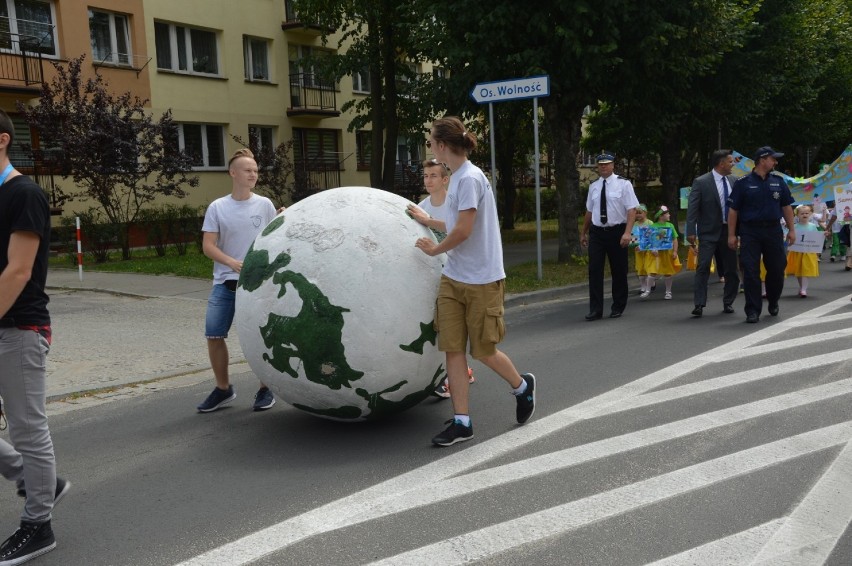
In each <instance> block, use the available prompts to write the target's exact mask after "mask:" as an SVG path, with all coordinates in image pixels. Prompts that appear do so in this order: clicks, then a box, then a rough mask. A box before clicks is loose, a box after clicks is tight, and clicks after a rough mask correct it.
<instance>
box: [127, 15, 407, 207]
mask: <svg viewBox="0 0 852 566" xmlns="http://www.w3.org/2000/svg"><path fill="white" fill-rule="evenodd" d="M144 5H145V18H146V23H145V27H146V34H147V37H146V41H147V44H148V45H149V46H150V48H149V50H150V51H151V53H152V55H153V56H154V61H152V64H151V67H152V68H151V99H152V105H151V109H152V111H153V112H155V113H161V112H163V111H165V110H167V109H171V111H172V114H173V117H174V119H175V120H176V121H177V122H178V123H179V128H180V135H179V143H180V147H181V149H183V150H185V151H187V152H189V153H190V154H192V155H193V156H195V159H196V162H195V172H196V174H197V175H198V176H199V178H200V185H199V187H198V188H197V189H193V190H192V192H191V194H190V196H189V197H188V199H184V202H188V203H189V204H193V205H199V204H200V205H203V204H207V203H209V202H211V201H212V200H213V199H215V198H217V197H219V196H222V195H224V194H226V193H227V192H228V191H229V190H230V186H231V185H230V179H229V177H228V175H227V173H226V165H227V160H228V156H229V155H230V154H231V153H232V152H233V151H234V150H235V149H237V148H239V147H240V145H239V143H238V142H237V141H235V139H234V136H238V137H239V138H240V139H241V140H242V141H244V142H249V143H250V145H251V146H252V147H270V146H271V147H274V146H277V145H278V144H279V143H281V142H284V141H287V140H291V139H292V140H293V142H294V144H293V155H292V159H293V163H294V166H295V174H294V178H293V179H292V183H294V184H296V185H297V186H299V187H301V188H302V189H304V188H308V189H310V190H322V189H326V188H332V187H339V186H356V185H359V186H369V184H370V182H369V159H370V149H369V139H370V133H369V132H368V131H359V132H349V131H348V130H347V126H348V124H349V122H350V121H351V120H352V118H353V116H354V115H353V114H352V113H344V112H342V111H341V107H342V106H343V104H344V103H345V102H346V101H347V100H351V99H358V98H359V97H364V96H368V95H369V82H368V80H367V77H366V76H365V75H363V74H357V75H355V76H352V77H344V78H343V79H341V80H340V81H339V82H336V83H335V82H331V81H327V80H325V79H323V77H322V76H321V75H320V74H319V73H317V72H316V70H315V69H314V68H313V67H312V66H311V64H310V63H309V62H308V60H310V59H315V58H320V57H323V56H325V55H328V54H331V53H333V52H334V51H335V49H336V46H337V40H336V38H334V37H332V38H331V39H330V41H329V42H328V43H327V44H326V45H323V42H322V40H321V31H322V30H320V29H319V28H318V27H316V26H313V25H311V24H310V22H303V21H301V20H300V19H299V17H298V15H297V14H296V13H295V12H294V11H293V10H292V6H290V3H289V2H287V1H286V0H248V1H245V2H225V1H222V0H181V1H180V2H174V1H173V0H144ZM397 147H398V159H399V167H398V170H399V171H400V175H399V177H400V178H399V182H400V184H401V185H402V184H404V183H408V184H411V183H417V184H418V186H422V180H421V178H420V175H419V170H418V169H417V164H418V163H419V161H420V159H421V157H420V155H422V153H419V154H418V152H415V154H412V153H411V150H410V149H409V144H408V143H407V140H404V139H403V140H400V141H399V143H397ZM276 204H283V203H276Z"/></svg>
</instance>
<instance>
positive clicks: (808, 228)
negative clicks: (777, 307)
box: [784, 204, 819, 299]
mask: <svg viewBox="0 0 852 566" xmlns="http://www.w3.org/2000/svg"><path fill="white" fill-rule="evenodd" d="M812 214H813V209H812V208H811V207H810V205H807V204H802V205H799V206H797V207H796V232H797V233H799V232H812V231H816V230H818V229H819V228H818V226H817V225H816V224H814V223H813V222H811V215H812ZM784 273H785V274H786V275H795V276H796V279H798V280H799V297H801V298H802V299H804V298H806V297H807V296H808V278H809V277H819V263H818V262H817V254H816V253H805V252H796V251H788V252H787V269H786V270H785V271H784Z"/></svg>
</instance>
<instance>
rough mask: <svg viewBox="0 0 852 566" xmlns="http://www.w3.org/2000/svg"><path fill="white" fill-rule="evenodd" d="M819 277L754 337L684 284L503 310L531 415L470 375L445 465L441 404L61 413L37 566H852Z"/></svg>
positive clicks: (845, 397) (844, 423)
mask: <svg viewBox="0 0 852 566" xmlns="http://www.w3.org/2000/svg"><path fill="white" fill-rule="evenodd" d="M821 266H822V268H823V276H822V277H820V278H819V279H816V280H814V281H813V283H812V284H811V288H810V298H808V299H806V300H801V299H798V298H796V297H795V292H796V287H795V281H794V280H792V279H788V281H787V287H786V292H785V296H784V298H783V299H782V302H781V316H779V317H777V318H773V317H769V316H767V315H764V317H762V319H761V322H760V323H759V324H756V325H749V324H745V323H744V315H743V314H742V298H741V297H740V298H739V299H738V301H737V303H736V305H735V306H736V308H737V313H736V314H733V315H726V314H722V313H721V298H720V293H721V289H720V285H718V284H713V285H712V286H711V304H710V305H708V308H707V309H705V316H704V317H703V318H701V319H693V318H691V317H690V316H689V312H690V310H691V309H692V300H691V290H690V277H689V276H685V277H678V278H677V280H676V282H675V298H674V300H672V301H663V300H662V293H661V290H660V289H658V291H657V292H656V293H655V294H654V295H652V296H651V299H650V300H648V301H645V302H640V301H639V300H638V298H636V297H635V296H631V299H630V302H629V304H628V308H627V311H626V313H625V316H624V317H623V318H621V319H618V320H609V319H604V320H601V321H595V322H591V323H587V322H584V321H583V315H584V314H585V313H586V312H587V310H588V309H587V303H586V298H585V297H584V296H576V297H573V298H568V299H565V300H560V301H553V302H549V303H542V304H536V305H531V306H519V307H514V308H512V309H509V310H508V311H507V323H508V335H507V340H506V341H505V343H504V345H503V349H504V350H505V351H506V352H507V353H509V355H510V356H511V357H512V359H513V360H514V361H515V363H516V365H518V367H519V368H520V369H521V370H522V371H532V372H534V373H535V374H536V375H537V377H538V383H539V392H538V406H537V410H536V414H535V416H534V417H533V420H531V421H530V422H529V423H528V424H527V425H526V426H523V427H518V426H517V425H515V424H514V419H513V415H514V407H513V399H512V398H511V397H510V396H509V393H508V391H507V389H506V387H505V386H504V385H503V384H502V382H501V381H500V380H499V378H497V377H496V376H493V375H490V374H489V372H488V370H487V369H486V368H484V367H483V366H482V365H480V364H478V363H474V364H473V367H474V371H475V374H476V376H477V382H476V384H474V385H473V392H472V407H471V413H472V416H473V422H474V430H475V434H476V438H475V439H474V440H473V441H471V442H468V443H463V444H461V445H457V446H454V447H450V448H434V447H432V446H430V444H429V439H430V438H431V436H433V435H434V434H435V433H437V432H439V431H440V430H441V429H442V428H443V420H444V419H446V418H449V415H450V413H451V409H450V405H449V403H448V402H441V401H431V400H430V401H426V402H424V403H422V404H421V405H419V406H417V407H415V408H414V409H412V410H410V411H408V412H406V413H404V414H401V415H398V416H396V417H394V418H391V419H388V420H386V421H383V422H379V423H365V424H346V423H335V422H330V421H325V420H322V419H318V418H315V417H312V416H310V415H307V414H304V413H301V412H299V411H297V410H296V409H293V408H291V407H289V406H285V405H284V404H283V403H279V404H278V405H276V407H274V408H273V409H272V410H270V411H267V412H265V413H253V412H251V410H250V404H251V394H252V393H253V392H254V389H255V387H256V380H255V379H254V377H253V376H252V375H251V374H250V373H249V372H243V373H240V374H239V375H237V376H236V377H235V380H234V381H235V383H236V387H237V390H238V395H239V397H238V399H237V400H236V401H235V402H234V403H233V404H232V405H231V406H230V407H229V408H227V409H223V410H220V411H218V412H216V413H212V414H207V415H199V414H196V413H195V411H194V406H195V404H197V403H198V402H199V401H200V400H201V399H203V397H204V396H205V395H206V393H207V392H208V390H209V388H210V383H211V382H210V379H209V376H207V375H203V374H195V375H192V376H184V377H179V378H173V379H167V380H163V381H161V382H158V383H156V384H150V385H148V386H146V387H139V388H128V389H125V390H119V391H117V392H115V393H114V394H112V395H111V396H106V397H101V398H98V399H96V400H91V401H87V400H83V401H80V402H79V403H78V404H75V405H69V404H61V405H58V404H57V405H55V406H52V407H51V411H52V417H51V430H52V432H53V437H54V442H55V444H56V449H57V457H58V462H59V470H60V473H61V474H62V475H64V476H65V477H67V478H69V479H70V480H71V481H72V482H73V483H74V487H73V489H72V491H71V492H70V493H69V495H68V497H66V498H65V499H64V500H63V501H62V502H61V503H60V505H59V507H58V508H57V509H56V511H55V513H54V530H55V531H56V534H57V540H58V545H59V546H58V548H57V550H55V551H54V552H52V553H50V554H48V555H46V556H44V557H42V558H40V559H39V561H38V564H40V565H44V566H48V565H60V564H61V565H95V564H110V565H117V564H133V565H140V566H141V565H148V564H150V565H167V564H177V563H182V562H185V563H187V564H217V565H220V564H229V565H230V564H249V563H251V564H263V565H290V564H294V565H295V564H299V565H311V564H317V565H326V564H334V565H336V564H346V565H348V564H371V563H376V564H405V565H412V564H430V565H444V564H461V563H479V564H489V565H501V566H502V565H515V564H517V565H522V564H523V565H530V564H536V565H538V564H553V565H557V564H559V565H564V564H576V565H584V566H585V565H632V564H664V565H670V564H708V565H717V564H767V565H769V564H771V565H777V564H796V565H801V564H829V565H832V566H840V565H848V564H852V531H850V528H849V525H850V521H852V444H850V442H849V440H850V439H852V404H850V401H852V378H850V376H852V349H850V348H849V336H850V334H852V331H850V330H849V327H850V324H849V321H850V320H852V303H850V300H849V292H850V289H852V274H847V273H845V272H843V271H842V267H839V266H837V265H830V264H825V263H824V264H822V265H821ZM233 346H234V347H236V344H233ZM128 363H132V362H131V361H128ZM19 505H20V501H19V500H18V499H17V498H16V497H15V496H14V492H13V490H11V489H7V490H4V491H3V492H2V493H0V508H2V509H4V510H8V509H9V508H10V506H14V507H17V506H19ZM13 521H14V517H13V516H12V514H11V513H9V512H5V513H3V514H0V527H2V529H5V531H9V532H11V531H12V530H13V528H14V526H15V524H14V522H13ZM5 531H4V532H5Z"/></svg>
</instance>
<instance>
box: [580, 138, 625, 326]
mask: <svg viewBox="0 0 852 566" xmlns="http://www.w3.org/2000/svg"><path fill="white" fill-rule="evenodd" d="M614 161H615V155H613V154H612V153H610V152H606V151H604V152H601V154H600V155H598V157H597V163H598V174H599V175H600V178H599V179H598V180H597V181H595V182H593V183H592V184H591V185H589V196H588V198H587V199H586V216H585V218H584V219H583V229H582V231H581V232H580V245H582V246H583V247H586V246H588V247H589V314H587V315H586V320H598V319H600V318H602V317H603V299H604V294H603V282H604V281H603V280H604V262H605V261H606V260H609V269H610V272H611V274H612V308H611V310H610V313H609V317H610V318H618V317H620V316H621V314H622V313H623V312H624V308H625V307H626V306H627V246H628V245H629V244H630V239H631V232H632V231H633V221H634V220H635V218H636V207H637V206H639V200H638V199H637V198H636V193H635V192H634V191H633V184H632V183H631V182H630V181H628V180H627V179H624V178H622V177H619V176H618V175H615V174H613V169H614V168H615V164H614Z"/></svg>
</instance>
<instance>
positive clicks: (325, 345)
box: [240, 246, 364, 389]
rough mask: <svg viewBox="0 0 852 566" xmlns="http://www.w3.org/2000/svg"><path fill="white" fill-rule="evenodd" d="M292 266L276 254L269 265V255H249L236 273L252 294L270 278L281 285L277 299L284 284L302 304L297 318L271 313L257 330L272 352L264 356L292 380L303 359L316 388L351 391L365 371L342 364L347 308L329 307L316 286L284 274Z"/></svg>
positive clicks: (285, 256)
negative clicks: (294, 293) (290, 288)
mask: <svg viewBox="0 0 852 566" xmlns="http://www.w3.org/2000/svg"><path fill="white" fill-rule="evenodd" d="M289 263H290V256H289V255H288V254H286V253H280V254H278V256H277V257H276V258H275V260H274V261H273V262H272V263H269V252H268V251H267V250H255V249H254V246H252V249H250V250H249V253H248V254H247V255H246V258H245V260H243V268H242V271H241V273H240V285H241V286H242V287H243V288H244V289H246V290H247V291H254V290H256V289H257V288H258V287H260V285H261V284H262V283H263V282H264V281H266V280H268V279H269V278H270V277H272V282H273V283H274V284H275V285H278V286H279V291H278V298H279V299H280V298H281V297H283V296H284V295H286V294H287V284H288V283H289V284H290V285H292V286H293V288H294V289H295V290H296V292H297V293H298V294H299V297H300V298H301V299H302V308H301V310H300V311H299V314H297V315H296V316H283V315H277V314H274V313H270V314H269V318H268V319H267V321H266V326H262V327H260V335H261V337H263V343H264V344H265V345H266V347H267V348H269V349H270V350H272V356H270V355H269V354H264V355H263V359H264V361H266V362H268V363H269V364H270V365H271V366H272V367H274V368H275V369H277V370H278V371H280V372H282V373H286V374H287V375H290V376H291V377H293V378H298V377H299V374H298V372H297V371H296V369H295V368H294V367H293V360H294V359H297V360H301V361H302V367H303V368H304V371H305V376H306V377H307V378H308V380H310V381H313V382H314V383H319V384H322V385H325V386H326V387H328V388H329V389H340V388H341V387H352V385H351V382H353V381H356V380H358V379H361V377H363V375H364V372H362V371H357V370H354V369H352V368H351V367H350V366H349V364H348V362H347V361H346V354H345V353H344V349H345V348H344V346H343V324H344V321H343V313H344V312H349V309H347V308H343V307H338V306H336V305H333V304H331V301H330V300H329V299H328V297H326V296H325V295H324V294H323V293H322V291H320V289H319V287H317V286H316V285H314V284H313V283H311V282H310V281H308V279H307V278H306V277H305V276H304V275H302V274H301V273H295V272H293V271H282V269H283V268H285V267H287V265H289Z"/></svg>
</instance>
